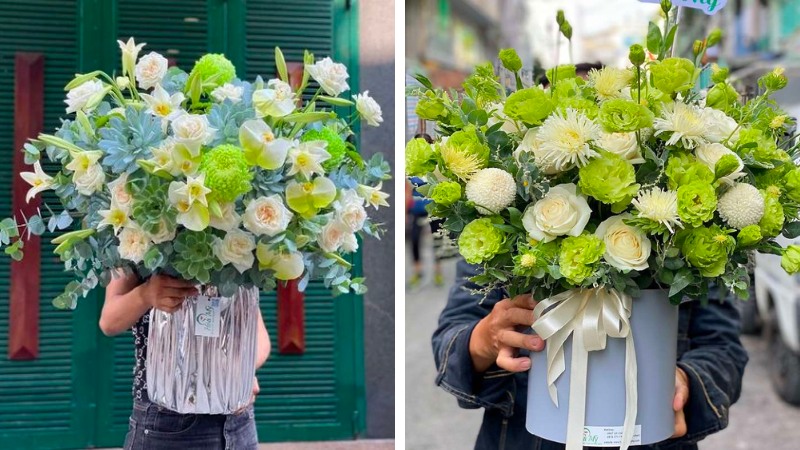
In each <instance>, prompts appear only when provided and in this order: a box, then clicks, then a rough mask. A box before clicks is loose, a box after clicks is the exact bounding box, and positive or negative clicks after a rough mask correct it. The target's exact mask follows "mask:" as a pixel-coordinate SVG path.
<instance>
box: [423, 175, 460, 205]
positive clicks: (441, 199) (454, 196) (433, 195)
mask: <svg viewBox="0 0 800 450" xmlns="http://www.w3.org/2000/svg"><path fill="white" fill-rule="evenodd" d="M428 197H430V199H431V200H433V201H434V202H435V203H436V204H439V205H442V206H450V205H452V204H453V203H455V202H457V201H458V200H460V199H461V185H460V184H459V183H458V182H457V181H445V182H443V183H439V184H437V185H436V186H434V187H433V188H432V189H431V191H430V193H429V195H428Z"/></svg>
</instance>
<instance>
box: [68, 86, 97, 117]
mask: <svg viewBox="0 0 800 450" xmlns="http://www.w3.org/2000/svg"><path fill="white" fill-rule="evenodd" d="M104 89H105V87H104V86H103V82H101V81H100V80H89V81H87V82H85V83H83V84H81V85H80V86H78V87H76V88H73V89H70V91H69V92H67V99H66V100H64V103H66V104H67V114H71V113H74V112H77V111H83V110H84V109H85V108H88V107H91V106H92V104H93V103H99V100H101V98H97V97H98V96H100V95H102V94H101V92H103V90H104ZM93 97H94V98H93Z"/></svg>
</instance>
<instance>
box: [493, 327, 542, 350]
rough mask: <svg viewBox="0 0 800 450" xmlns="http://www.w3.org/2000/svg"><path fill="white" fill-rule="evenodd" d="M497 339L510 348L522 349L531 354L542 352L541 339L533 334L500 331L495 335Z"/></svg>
mask: <svg viewBox="0 0 800 450" xmlns="http://www.w3.org/2000/svg"><path fill="white" fill-rule="evenodd" d="M497 339H498V340H499V341H500V343H502V344H503V345H504V346H508V347H512V348H524V349H526V350H530V351H533V352H539V351H542V349H543V348H544V342H542V338H540V337H539V336H536V335H535V334H524V333H519V332H517V331H512V330H500V332H498V333H497Z"/></svg>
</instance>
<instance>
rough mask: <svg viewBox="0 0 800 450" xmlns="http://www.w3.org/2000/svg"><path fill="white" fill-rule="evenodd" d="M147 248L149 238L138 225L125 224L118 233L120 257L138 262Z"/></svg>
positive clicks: (148, 246) (148, 247)
mask: <svg viewBox="0 0 800 450" xmlns="http://www.w3.org/2000/svg"><path fill="white" fill-rule="evenodd" d="M149 249H150V238H149V237H148V236H147V233H145V232H144V231H142V230H141V229H139V227H137V226H127V227H125V228H123V229H122V231H121V232H120V233H119V247H118V251H119V256H120V257H121V258H122V259H127V260H128V261H131V262H134V263H136V264H138V263H140V262H142V260H143V259H144V255H145V253H147V250H149Z"/></svg>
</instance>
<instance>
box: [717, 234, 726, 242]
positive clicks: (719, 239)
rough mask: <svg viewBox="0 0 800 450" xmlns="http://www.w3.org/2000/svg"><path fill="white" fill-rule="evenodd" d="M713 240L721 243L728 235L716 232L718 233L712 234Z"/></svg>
mask: <svg viewBox="0 0 800 450" xmlns="http://www.w3.org/2000/svg"><path fill="white" fill-rule="evenodd" d="M714 240H715V241H717V242H719V243H720V244H722V243H723V242H725V241H727V240H728V236H726V235H724V234H718V235H716V236H714Z"/></svg>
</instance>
